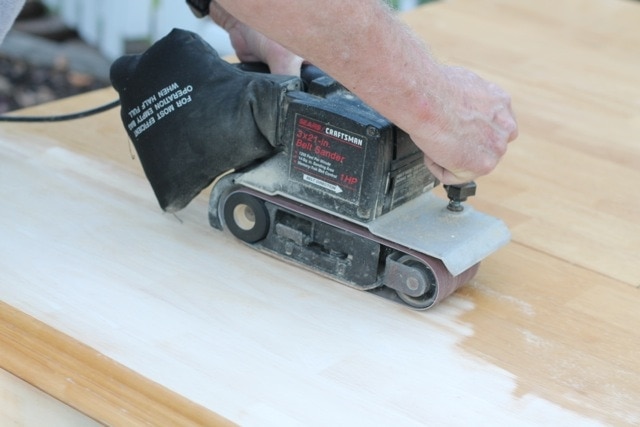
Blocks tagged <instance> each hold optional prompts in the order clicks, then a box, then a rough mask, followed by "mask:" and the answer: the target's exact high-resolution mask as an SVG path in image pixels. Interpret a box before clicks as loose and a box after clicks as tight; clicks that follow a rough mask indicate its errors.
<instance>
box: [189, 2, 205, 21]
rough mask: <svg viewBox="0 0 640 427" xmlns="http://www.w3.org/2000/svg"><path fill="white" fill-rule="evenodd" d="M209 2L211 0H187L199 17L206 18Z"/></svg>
mask: <svg viewBox="0 0 640 427" xmlns="http://www.w3.org/2000/svg"><path fill="white" fill-rule="evenodd" d="M209 3H211V0H187V4H188V5H189V7H190V8H191V11H192V12H193V14H194V15H196V16H197V17H198V18H204V17H205V16H207V15H208V14H209Z"/></svg>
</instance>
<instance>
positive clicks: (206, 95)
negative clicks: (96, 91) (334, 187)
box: [111, 29, 300, 212]
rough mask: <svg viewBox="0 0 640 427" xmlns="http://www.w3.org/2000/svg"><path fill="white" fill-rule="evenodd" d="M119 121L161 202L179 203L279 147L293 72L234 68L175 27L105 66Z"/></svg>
mask: <svg viewBox="0 0 640 427" xmlns="http://www.w3.org/2000/svg"><path fill="white" fill-rule="evenodd" d="M111 82H112V84H113V87H114V88H115V89H116V91H117V92H118V94H119V96H120V101H121V105H122V109H121V112H120V115H121V118H122V122H123V124H124V126H125V128H126V131H127V133H128V134H129V138H131V141H132V142H133V145H134V146H135V149H136V152H137V153H138V157H139V158H140V162H141V163H142V167H143V169H144V172H145V174H146V176H147V179H148V180H149V182H150V183H151V187H152V188H153V191H154V193H155V195H156V198H157V199H158V202H159V204H160V207H161V208H162V209H163V210H165V211H167V212H175V211H177V210H180V209H182V208H184V207H185V206H186V205H187V204H188V203H189V202H190V201H191V200H192V199H193V198H194V197H196V196H197V195H198V194H199V193H200V191H202V189H204V188H205V187H207V186H208V185H209V184H210V183H211V182H212V181H213V179H214V178H215V177H217V176H218V175H220V174H222V173H224V172H226V171H228V170H230V169H235V168H240V167H242V166H245V165H248V164H250V163H252V162H254V161H256V160H259V159H263V158H266V157H269V156H271V155H273V154H274V153H275V151H276V150H277V149H278V147H277V146H276V145H277V143H276V141H277V130H278V120H279V117H278V115H279V112H280V109H281V104H282V102H283V99H284V94H285V93H286V91H288V90H294V89H297V88H298V87H299V85H300V81H299V79H298V78H296V77H291V76H278V75H273V74H267V73H254V72H246V71H242V70H240V69H239V68H238V67H236V66H234V65H231V64H229V63H227V62H226V61H224V60H223V59H221V58H220V57H219V55H218V54H217V52H216V51H215V50H214V49H213V48H212V47H211V46H210V45H209V44H207V43H206V42H205V41H204V40H203V39H202V38H201V37H199V36H198V35H197V34H194V33H191V32H188V31H184V30H179V29H174V30H173V31H172V32H171V33H169V35H167V36H166V37H164V38H163V39H161V40H159V41H158V42H156V43H155V44H154V45H153V46H151V47H150V48H149V49H148V50H147V51H146V52H144V53H142V54H139V55H127V56H123V57H121V58H119V59H118V60H116V61H115V62H114V63H113V65H112V66H111Z"/></svg>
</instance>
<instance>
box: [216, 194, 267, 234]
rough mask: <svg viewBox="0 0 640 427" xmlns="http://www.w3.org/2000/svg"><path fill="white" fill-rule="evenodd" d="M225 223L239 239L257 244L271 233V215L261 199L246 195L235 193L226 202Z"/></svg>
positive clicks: (224, 209) (224, 210)
mask: <svg viewBox="0 0 640 427" xmlns="http://www.w3.org/2000/svg"><path fill="white" fill-rule="evenodd" d="M223 212H224V221H225V223H226V225H227V227H228V228H229V231H230V232H231V234H233V235H234V236H235V237H237V238H238V239H240V240H242V241H244V242H247V243H255V242H257V241H260V240H262V239H264V238H265V236H266V235H267V233H268V232H269V224H270V221H269V213H268V212H267V208H266V207H265V205H264V202H262V201H261V200H260V199H258V198H256V197H253V196H251V195H249V194H246V193H233V194H231V195H230V196H229V197H227V199H226V200H225V202H224V208H223Z"/></svg>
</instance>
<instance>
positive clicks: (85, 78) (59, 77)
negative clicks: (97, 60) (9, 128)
mask: <svg viewBox="0 0 640 427" xmlns="http://www.w3.org/2000/svg"><path fill="white" fill-rule="evenodd" d="M106 85H107V83H106V82H104V81H101V80H98V79H97V78H95V77H92V76H90V75H87V74H83V73H78V72H75V71H73V70H69V69H68V68H67V67H66V66H65V65H64V64H60V65H58V66H53V67H46V66H38V65H33V64H30V63H29V62H27V61H24V60H21V59H15V58H5V57H0V113H4V112H7V111H11V110H15V109H19V108H24V107H29V106H32V105H37V104H42V103H44V102H48V101H53V100H55V99H59V98H66V97H67V96H72V95H77V94H80V93H83V92H87V91H90V90H94V89H99V88H102V87H105V86H106Z"/></svg>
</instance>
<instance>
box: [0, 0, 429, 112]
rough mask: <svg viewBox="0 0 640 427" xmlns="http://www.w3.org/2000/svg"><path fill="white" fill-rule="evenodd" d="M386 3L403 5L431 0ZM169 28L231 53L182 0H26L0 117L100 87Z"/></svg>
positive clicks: (4, 63)
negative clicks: (122, 61) (120, 63)
mask: <svg viewBox="0 0 640 427" xmlns="http://www.w3.org/2000/svg"><path fill="white" fill-rule="evenodd" d="M387 1H388V2H389V4H390V5H391V6H392V7H393V8H395V9H397V10H409V9H412V8H414V7H417V6H419V5H420V4H422V3H426V2H429V1H433V0H387ZM175 27H178V28H183V29H186V30H191V31H194V32H196V33H198V34H199V35H200V36H202V37H203V38H204V39H205V40H206V41H207V42H209V43H210V44H211V45H212V46H213V47H214V48H215V49H216V50H217V51H218V52H219V53H220V54H221V55H227V54H231V53H233V50H232V49H231V45H230V44H229V40H228V37H227V34H226V32H224V31H223V30H222V29H220V28H219V27H217V26H216V25H215V24H214V23H213V22H212V21H211V20H210V19H208V18H205V19H196V18H195V17H194V16H193V14H192V13H191V11H190V10H189V8H188V7H187V6H186V4H185V2H184V1H183V0H135V1H130V0H111V1H103V0H27V2H26V4H25V7H24V9H23V10H22V13H21V14H20V16H19V17H18V19H17V21H16V23H15V25H14V27H13V29H12V30H11V31H10V32H9V34H8V35H7V37H6V39H5V41H4V42H3V43H2V45H0V114H1V113H4V112H8V111H12V110H15V109H19V108H24V107H29V106H32V105H37V104H41V103H43V102H48V101H52V100H55V99H59V98H64V97H67V96H71V95H76V94H80V93H83V92H87V91H90V90H94V89H99V88H103V87H107V86H109V85H110V83H109V67H110V65H111V62H112V61H113V60H115V59H116V58H118V57H119V56H121V55H123V54H126V53H138V52H142V51H144V50H145V49H147V48H148V47H149V46H150V45H151V44H152V43H153V42H155V41H156V40H158V39H160V38H162V37H163V36H164V35H166V34H167V33H169V31H171V29H172V28H175Z"/></svg>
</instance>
